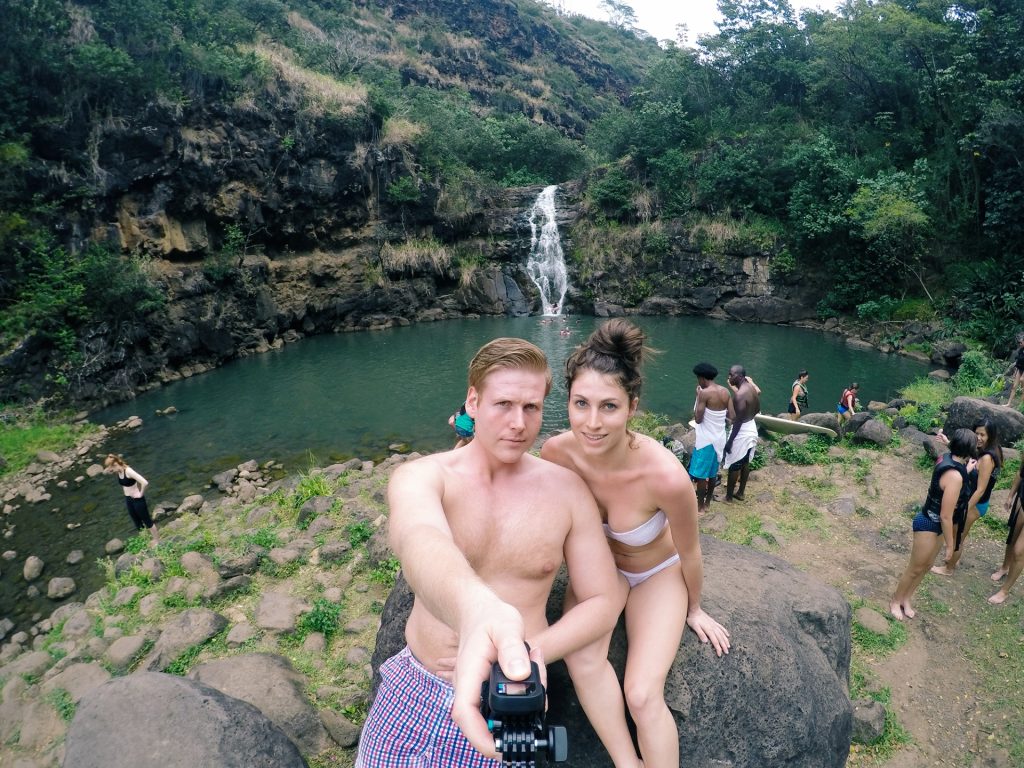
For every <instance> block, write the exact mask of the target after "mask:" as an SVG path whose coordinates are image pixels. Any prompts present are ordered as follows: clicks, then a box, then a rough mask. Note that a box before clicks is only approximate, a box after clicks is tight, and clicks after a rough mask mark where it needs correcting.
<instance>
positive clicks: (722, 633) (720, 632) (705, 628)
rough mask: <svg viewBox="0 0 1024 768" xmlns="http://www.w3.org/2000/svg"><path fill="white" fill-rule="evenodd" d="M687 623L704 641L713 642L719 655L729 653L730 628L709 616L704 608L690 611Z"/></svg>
mask: <svg viewBox="0 0 1024 768" xmlns="http://www.w3.org/2000/svg"><path fill="white" fill-rule="evenodd" d="M686 624H687V626H689V628H690V629H692V630H693V631H694V632H696V633H697V637H699V638H700V641H701V642H702V643H711V645H712V646H714V649H715V653H717V654H718V655H719V656H721V655H722V654H723V653H729V648H730V644H729V630H727V629H726V628H725V627H723V626H722V625H721V624H719V623H718V622H717V621H715V620H714V619H713V618H711V617H710V616H708V615H707V614H706V613H705V612H704V609H703V608H698V609H697V610H695V611H692V612H690V614H689V615H688V616H687V617H686Z"/></svg>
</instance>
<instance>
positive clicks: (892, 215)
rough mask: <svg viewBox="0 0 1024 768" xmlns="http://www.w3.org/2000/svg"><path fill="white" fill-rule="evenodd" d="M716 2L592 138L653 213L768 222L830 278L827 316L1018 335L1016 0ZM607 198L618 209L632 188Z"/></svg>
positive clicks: (994, 344) (1020, 16)
mask: <svg viewBox="0 0 1024 768" xmlns="http://www.w3.org/2000/svg"><path fill="white" fill-rule="evenodd" d="M719 7H720V9H721V10H722V13H723V15H724V16H725V21H724V23H723V24H722V25H721V27H720V31H719V33H718V34H715V35H711V36H706V37H704V38H702V39H701V40H700V41H699V43H700V45H699V46H698V47H697V48H696V49H689V48H681V47H678V48H673V47H670V48H669V50H668V51H667V52H666V56H665V57H664V59H663V60H662V61H661V62H659V63H658V64H657V65H656V66H654V67H653V68H652V71H651V72H650V74H649V76H648V77H647V78H646V80H645V82H644V83H643V84H642V86H641V87H640V88H639V89H637V90H636V92H635V93H634V95H633V99H632V101H631V103H630V105H629V109H628V110H623V111H618V112H613V113H609V114H608V115H606V116H605V117H604V118H602V119H601V120H599V121H597V123H596V124H595V126H594V127H593V129H592V130H591V132H590V134H588V138H589V139H590V140H591V144H592V145H593V146H595V147H600V148H602V149H603V150H604V151H605V152H607V153H609V154H611V155H612V156H613V157H619V156H623V155H629V156H630V157H631V158H632V160H633V163H634V165H635V166H636V167H638V168H639V171H640V173H639V174H638V176H637V183H638V184H647V185H649V186H651V187H653V189H654V190H656V192H657V194H658V202H659V205H660V212H661V213H662V214H663V215H669V216H681V217H693V216H697V215H707V214H712V215H717V216H728V217H731V218H733V219H736V220H750V219H752V218H755V217H764V218H767V219H770V220H774V221H777V222H779V223H780V224H781V225H782V227H781V230H782V231H783V232H784V233H785V236H784V246H785V249H786V252H787V253H788V254H790V255H791V256H793V257H794V258H795V264H794V266H795V267H796V268H797V269H799V270H801V271H804V272H809V273H811V274H817V275H820V276H823V277H822V278H821V279H823V281H827V290H825V291H824V296H825V298H824V300H823V301H822V303H821V305H820V307H819V309H820V310H821V312H822V313H823V314H825V315H830V314H833V313H835V312H837V311H853V310H856V309H857V307H858V306H863V307H864V311H863V312H862V316H863V315H870V314H871V313H874V315H875V318H874V319H881V320H889V319H899V317H898V314H899V312H900V309H901V307H904V306H905V305H906V304H907V303H908V302H909V304H910V306H911V307H912V309H908V310H905V311H904V315H910V316H917V315H919V314H922V312H921V311H920V309H921V308H920V304H921V300H923V301H924V302H927V304H928V305H929V307H930V312H927V311H926V312H924V313H923V314H925V315H928V314H931V313H933V312H934V311H936V310H938V311H939V312H940V313H941V314H943V315H944V316H946V317H949V318H950V319H951V320H952V321H954V322H958V323H959V324H960V330H966V331H967V332H968V333H970V334H971V335H973V336H974V337H976V338H979V339H980V340H982V341H984V342H985V343H986V344H987V345H988V346H989V347H990V348H991V350H992V351H995V352H1003V351H1006V350H1007V349H1008V347H1009V346H1010V344H1009V342H1010V339H1011V336H1012V334H1013V333H1014V331H1015V330H1017V329H1018V328H1020V327H1021V326H1024V289H1022V288H1021V286H1022V284H1024V282H1022V280H1021V278H1022V277H1024V246H1022V242H1024V240H1022V239H1021V234H1022V228H1024V205H1022V203H1024V191H1022V190H1024V165H1022V163H1021V158H1022V156H1024V109H1022V104H1024V77H1022V74H1021V73H1022V71H1024V70H1022V66H1021V65H1022V63H1024V62H1022V51H1024V33H1022V24H1024V2H1020V0H1010V1H1003V0H997V1H995V2H988V1H984V0H982V1H979V2H960V3H951V2H945V1H941V0H925V2H906V1H902V2H901V1H899V0H874V1H873V2H868V1H867V0H849V2H847V3H845V4H844V5H843V6H842V7H841V8H840V9H839V11H838V12H836V13H832V12H818V11H805V12H804V13H803V14H802V15H801V17H800V18H799V19H798V18H797V17H796V15H795V13H794V11H793V8H792V6H791V5H790V4H789V3H788V2H786V0H728V1H727V0H723V1H722V2H720V3H719ZM620 186H621V185H620ZM608 191H609V185H608V184H607V183H605V184H604V185H603V186H602V187H601V188H600V190H598V197H599V199H598V200H597V202H598V204H599V207H600V209H601V210H603V211H605V212H608V213H609V215H614V216H616V217H620V218H621V216H622V212H623V211H624V210H628V208H629V205H630V202H631V200H632V198H633V196H634V195H635V190H629V189H622V191H621V193H620V196H619V198H618V199H617V200H610V199H609V195H608ZM638 218H640V217H639V216H638ZM865 305H867V306H865ZM886 306H888V307H889V309H890V312H889V313H888V315H887V316H882V315H881V314H879V310H880V308H883V307H886ZM904 319H906V318H904Z"/></svg>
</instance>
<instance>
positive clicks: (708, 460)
mask: <svg viewBox="0 0 1024 768" xmlns="http://www.w3.org/2000/svg"><path fill="white" fill-rule="evenodd" d="M693 374H694V376H696V377H697V400H696V402H695V403H694V404H693V420H694V422H695V423H696V424H697V428H696V430H695V432H696V434H695V435H694V438H695V439H694V446H693V455H692V456H691V457H690V479H691V480H693V482H694V483H696V485H697V514H698V515H703V514H706V513H707V511H708V510H709V509H710V508H711V499H712V498H713V497H714V494H715V485H716V483H717V481H718V468H719V466H720V464H721V463H722V458H723V457H724V456H725V421H726V419H729V420H730V421H732V420H733V418H734V415H735V414H734V413H733V409H732V397H731V396H730V395H729V390H728V389H726V388H725V387H723V386H722V385H721V384H716V383H715V377H716V376H717V375H718V369H717V368H715V366H713V365H711V363H697V365H695V366H693Z"/></svg>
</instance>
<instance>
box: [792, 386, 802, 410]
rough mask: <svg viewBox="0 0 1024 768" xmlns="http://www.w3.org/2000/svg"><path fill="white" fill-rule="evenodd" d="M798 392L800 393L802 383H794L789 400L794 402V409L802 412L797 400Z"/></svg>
mask: <svg viewBox="0 0 1024 768" xmlns="http://www.w3.org/2000/svg"><path fill="white" fill-rule="evenodd" d="M798 394H800V385H799V384H794V385H793V391H792V392H791V393H790V395H789V402H790V403H791V404H792V406H793V410H795V411H796V412H797V413H800V406H799V405H797V402H796V396H797V395H798Z"/></svg>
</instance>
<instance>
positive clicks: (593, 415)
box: [569, 369, 639, 452]
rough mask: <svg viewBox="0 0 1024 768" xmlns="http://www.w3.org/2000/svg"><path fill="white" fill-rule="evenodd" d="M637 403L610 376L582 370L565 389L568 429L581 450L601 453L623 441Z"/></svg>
mask: <svg viewBox="0 0 1024 768" xmlns="http://www.w3.org/2000/svg"><path fill="white" fill-rule="evenodd" d="M638 402H639V401H638V400H637V399H633V400H632V402H631V401H630V399H629V395H628V394H627V393H626V390H625V389H623V388H622V386H621V385H620V384H619V382H618V381H617V380H616V378H615V377H614V376H612V375H611V374H607V373H598V372H597V371H594V370H590V369H583V370H582V371H580V372H579V373H578V374H577V375H576V378H575V379H573V382H572V386H571V387H570V388H569V426H570V427H571V428H572V432H573V434H574V435H575V436H576V440H577V442H578V443H579V444H580V446H581V447H582V448H583V450H585V451H594V452H603V451H605V450H607V449H609V448H610V447H612V446H615V445H618V443H619V441H621V440H622V439H623V438H625V436H626V423H627V422H628V421H629V418H630V417H631V416H632V415H633V414H634V413H636V406H637V403H638Z"/></svg>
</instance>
